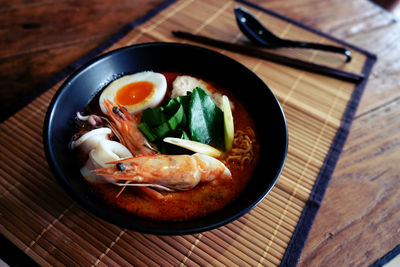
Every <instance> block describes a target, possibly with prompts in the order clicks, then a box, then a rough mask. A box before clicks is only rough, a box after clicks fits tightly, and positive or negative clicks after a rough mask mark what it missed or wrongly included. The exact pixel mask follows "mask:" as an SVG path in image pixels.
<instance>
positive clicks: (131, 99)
mask: <svg viewBox="0 0 400 267" xmlns="http://www.w3.org/2000/svg"><path fill="white" fill-rule="evenodd" d="M153 89H154V84H153V83H151V82H148V81H140V82H133V83H129V84H127V85H124V86H122V87H121V88H120V89H119V90H118V92H117V94H116V96H115V100H116V101H117V102H118V103H119V104H120V105H123V106H130V105H134V104H137V103H140V102H142V101H143V100H144V99H146V97H147V96H149V95H150V94H151V92H152V91H153Z"/></svg>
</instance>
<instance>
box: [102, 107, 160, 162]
mask: <svg viewBox="0 0 400 267" xmlns="http://www.w3.org/2000/svg"><path fill="white" fill-rule="evenodd" d="M104 107H105V108H106V110H107V115H108V117H109V118H110V119H111V122H110V128H111V129H112V130H113V132H114V134H115V135H116V136H117V138H118V139H119V141H120V142H121V144H123V145H124V146H126V147H127V148H128V149H129V151H130V152H131V153H132V154H133V155H134V156H140V155H153V154H155V153H157V152H156V150H155V149H154V148H152V147H151V145H150V144H149V142H148V141H147V140H146V138H145V137H144V135H143V134H142V132H141V131H140V130H139V129H138V128H137V125H138V124H139V120H138V119H137V118H136V117H135V116H133V115H131V114H130V113H129V112H128V111H126V110H125V109H124V108H123V107H122V106H120V105H118V106H113V103H112V102H111V101H110V100H109V99H105V100H104Z"/></svg>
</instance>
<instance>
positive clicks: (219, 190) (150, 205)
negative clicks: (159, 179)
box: [89, 72, 259, 221]
mask: <svg viewBox="0 0 400 267" xmlns="http://www.w3.org/2000/svg"><path fill="white" fill-rule="evenodd" d="M163 74H164V75H165V77H166V78H167V84H168V89H167V90H168V91H167V92H168V93H167V95H168V96H169V95H170V91H171V90H172V81H173V80H174V79H175V78H176V77H177V76H178V75H181V74H180V73H175V72H164V73H163ZM206 82H207V83H208V84H209V85H210V86H211V87H213V88H214V89H216V91H219V92H220V93H222V94H225V95H227V96H228V97H229V99H230V100H231V101H232V102H233V103H234V109H233V111H232V112H233V118H234V127H235V131H237V130H242V131H244V130H245V129H246V128H247V127H250V128H252V129H253V130H255V126H254V123H253V121H252V118H251V116H250V115H249V113H248V112H247V111H246V110H245V108H244V107H243V105H242V104H241V103H240V102H239V101H238V100H237V99H236V98H235V97H234V96H233V95H232V94H231V93H230V92H229V91H227V90H225V89H224V88H221V87H219V86H218V85H216V84H214V83H212V82H209V81H206ZM94 101H95V103H91V104H90V105H89V109H91V111H92V112H93V110H99V109H98V107H97V108H96V107H95V106H96V103H97V102H96V101H98V98H96V100H94ZM97 105H98V104H97ZM90 107H91V108H90ZM256 140H257V136H256ZM258 146H259V145H258V143H257V142H255V143H253V147H254V150H255V158H254V160H253V161H252V162H250V163H248V164H246V168H242V167H240V166H239V165H238V164H236V163H231V162H229V163H226V166H227V167H228V168H229V170H230V171H231V173H232V179H231V180H215V181H212V182H209V183H200V184H199V185H197V186H196V187H195V188H194V189H192V190H189V191H184V192H161V193H162V194H163V195H164V198H163V199H161V200H157V199H152V198H150V197H148V196H146V195H143V194H142V193H140V191H139V190H136V189H135V188H134V187H127V188H126V189H125V190H124V191H123V192H122V194H120V195H119V196H118V197H117V195H118V192H119V191H120V190H121V187H119V186H115V185H112V184H91V186H92V187H93V189H94V190H95V192H97V193H98V194H99V195H100V196H101V197H102V198H103V199H104V200H105V201H107V202H108V203H109V204H111V205H113V206H115V207H117V208H119V209H122V210H124V211H127V212H130V213H134V214H136V215H138V216H141V217H146V218H151V219H154V220H161V221H185V220H191V219H195V218H199V217H203V216H205V215H207V214H210V213H213V212H215V211H217V210H219V209H221V208H223V207H224V206H226V205H227V204H228V203H229V202H231V201H232V200H233V199H235V198H236V197H237V196H238V195H239V194H240V192H241V191H242V190H243V189H244V187H245V186H246V184H247V183H248V181H249V179H250V178H251V176H252V173H253V171H254V168H255V166H256V164H257V159H258V156H257V154H258Z"/></svg>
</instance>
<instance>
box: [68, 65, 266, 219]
mask: <svg viewBox="0 0 400 267" xmlns="http://www.w3.org/2000/svg"><path fill="white" fill-rule="evenodd" d="M139 74H140V75H142V76H140V75H139V76H140V77H139V78H137V76H138V75H136V74H134V75H136V76H134V77H127V78H126V79H125V80H126V81H118V80H116V81H117V84H115V82H113V83H111V84H110V85H108V86H107V87H106V88H105V89H104V90H103V91H102V92H100V95H99V96H97V97H96V98H95V99H93V100H92V102H91V103H90V104H89V105H88V107H87V108H86V110H85V111H84V112H83V113H84V114H87V115H86V116H83V115H81V114H78V121H79V123H78V130H77V132H78V133H77V136H75V137H74V138H73V139H74V141H73V142H72V143H73V145H72V148H74V150H75V151H76V152H77V153H76V154H77V158H78V162H79V165H80V167H81V173H82V174H83V176H84V177H85V178H86V179H87V181H88V182H89V184H90V186H91V187H92V188H93V190H94V191H95V192H96V193H97V194H98V195H99V196H100V197H101V198H102V199H104V200H105V201H106V202H108V203H109V204H111V205H113V206H115V207H117V208H119V209H121V210H122V211H125V212H129V213H132V214H136V215H138V216H141V217H145V218H151V219H154V220H160V221H185V220H191V219H195V218H199V217H202V216H206V215H208V214H211V213H213V212H215V211H217V210H219V209H221V208H223V207H224V206H226V205H227V204H228V203H230V202H231V201H232V200H233V199H235V198H236V197H237V196H238V195H239V194H240V192H241V191H242V190H243V188H244V187H245V186H246V184H247V183H248V181H249V179H250V177H251V175H252V173H253V171H254V168H255V166H256V163H257V160H258V150H259V144H258V141H257V139H258V137H257V135H256V132H255V125H254V123H253V121H252V118H251V117H250V115H249V113H248V112H247V111H246V109H245V108H244V106H243V105H242V104H241V103H240V101H238V99H236V98H235V97H234V96H233V95H232V94H231V93H230V92H229V91H228V90H226V89H225V88H222V87H221V86H219V85H218V84H215V83H213V82H212V81H205V80H202V79H199V78H198V77H194V76H193V75H185V74H181V73H176V72H163V73H158V74H160V75H162V76H163V77H164V79H165V84H164V80H163V79H161V80H159V77H161V76H158V74H157V75H155V76H153V74H152V73H139ZM147 82H148V83H151V84H153V87H152V86H149V84H147ZM141 86H146V89H144V90H146V92H145V93H143V90H142V89H140V87H141ZM163 86H164V87H165V92H164V93H162V94H160V93H159V91H161V92H163V91H164V89H163V88H162V87H163ZM129 87H131V88H134V89H132V90H131V91H129V90H130V89H129ZM193 87H194V88H193ZM110 88H111V89H110ZM118 88H120V89H121V88H122V90H121V91H122V93H119V91H118V90H119V89H118ZM127 88H128V89H127ZM138 88H139V89H138ZM154 88H156V89H154ZM160 88H161V89H160ZM186 88H190V89H189V93H188V92H187V91H186ZM153 89H154V90H153ZM135 90H136V91H139V92H140V93H139V95H140V100H138V101H136V100H137V98H136V97H135ZM152 90H153V91H152ZM118 93H119V96H118ZM121 94H124V95H128V96H129V98H133V100H132V99H130V100H126V99H124V100H123V101H125V102H124V103H125V105H124V106H122V105H118V104H116V105H114V104H115V103H113V102H118V100H115V99H117V98H118V97H120V95H121ZM196 94H197V95H198V96H197V95H196ZM222 96H225V97H222ZM113 97H114V99H112V98H113ZM109 98H111V100H110V101H109ZM222 98H224V99H225V103H224V102H223V100H222V104H221V99H222ZM210 99H212V102H213V103H211V101H210ZM226 99H229V101H228V102H226ZM107 101H109V102H107ZM198 101H200V104H196V103H197V102H198ZM202 101H203V102H202ZM110 102H111V103H110ZM107 103H108V104H107ZM149 103H150V104H149ZM226 103H228V105H229V108H228V111H229V112H231V115H232V117H233V128H232V131H233V129H234V134H232V137H231V138H230V137H229V133H227V131H229V130H226V128H227V127H228V128H229V125H228V126H227V122H226V120H229V117H228V119H227V117H226V108H227V106H226V105H227V104H226ZM221 105H222V108H219V106H221ZM224 105H225V106H224ZM196 106H198V109H200V110H201V111H200V114H196V112H199V111H193V110H194V109H195V108H196ZM210 106H211V108H210ZM118 107H119V108H118ZM172 107H173V108H172ZM171 110H172V111H173V112H171ZM204 110H207V112H206V111H204ZM222 110H223V111H222ZM224 112H225V113H224ZM203 113H205V114H203ZM211 113H216V114H220V115H218V116H221V114H222V122H221V118H219V119H218V116H215V117H216V118H209V117H212V116H211V115H210V114H211ZM104 114H107V115H106V116H105V115H104ZM132 114H133V115H132ZM160 114H161V115H160ZM185 114H186V115H185ZM188 114H189V115H188ZM113 116H114V117H115V118H114V119H113ZM131 116H132V118H131ZM160 116H161V117H163V118H164V119H163V120H161V121H162V123H160V121H158V122H157V123H159V124H157V123H156V122H154V121H157V120H158V119H159V118H160ZM149 117H151V120H150V121H146V120H149ZM127 118H128V121H129V122H130V127H132V125H133V126H134V129H135V130H132V131H135V132H134V133H132V132H130V131H129V130H127V129H125V128H126V127H125V126H122V124H123V122H121V121H120V120H123V119H127ZM203 120H204V121H206V122H207V123H216V124H215V125H216V126H215V125H213V126H212V127H211V126H207V127H208V128H210V129H207V130H208V132H210V133H208V132H207V131H206V133H205V134H204V135H205V137H204V136H203V135H202V134H203V133H202V132H203V129H202V127H203V126H202V125H203V124H202V123H201V121H203ZM185 123H187V124H188V125H189V126H193V128H196V127H198V129H197V130H196V129H189V128H190V127H188V126H185ZM220 123H222V124H223V125H222V126H219V124H220ZM165 125H167V126H165ZM219 127H221V129H222V130H221V129H220V128H219ZM93 128H97V129H96V130H93ZM138 129H139V130H138ZM165 129H166V130H165ZM94 131H97V133H96V134H92V136H94V137H91V136H90V138H92V139H93V142H92V143H93V144H89V146H88V147H89V148H82V147H84V145H82V143H84V142H87V140H89V141H90V140H92V139H90V138H86V139H85V138H84V137H85V135H90V133H93V132H94ZM136 131H137V132H136ZM221 131H222V133H221ZM214 132H215V133H214ZM138 133H139V134H138ZM129 134H131V135H133V136H135V138H131V137H128V138H126V135H129ZM136 135H138V136H139V135H140V136H139V137H136ZM158 135H159V136H161V138H158ZM171 136H172V138H171ZM210 136H211V137H210ZM165 137H167V139H168V138H170V139H172V140H173V141H174V142H172V144H171V143H165V142H164V141H165V140H166V138H165ZM103 138H106V139H107V140H108V141H107V142H105V141H99V140H103ZM157 138H158V139H157ZM81 139H84V140H83V141H82V140H81ZM125 139H126V140H125ZM187 139H190V140H192V141H193V139H195V140H194V141H195V142H192V141H187ZM230 139H231V140H230ZM176 140H178V141H179V142H178V145H179V146H175V145H174V144H176V143H175V141H176ZM182 140H183V141H182ZM227 140H228V142H227ZM80 141H81V142H80ZM181 141H182V142H183V145H181ZM99 143H101V146H104V147H107V146H109V147H112V148H110V150H109V151H111V152H110V153H111V154H113V153H114V152H115V154H116V160H110V161H109V162H112V163H110V164H109V162H103V163H104V164H100V165H102V166H99V165H97V166H96V160H98V159H99V158H102V157H104V156H103V155H100V153H98V152H97V151H98V150H105V148H101V149H99V148H98V147H96V146H99V145H98V144H99ZM117 143H118V144H117ZM192 143H194V146H193V147H192ZM198 143H200V144H198ZM202 144H204V146H205V150H201V153H199V151H200V150H199V149H203V147H202ZM81 146H82V147H81ZM120 146H121V147H120ZM182 147H183V148H182ZM82 151H83V152H82ZM88 151H89V152H88ZM193 151H194V152H193ZM203 153H205V154H207V153H208V154H209V155H208V156H207V155H206V156H203ZM215 153H216V154H215ZM210 155H211V157H210ZM88 158H89V159H88ZM126 158H127V159H126ZM211 158H212V159H211ZM91 159H92V161H91ZM93 159H95V160H93ZM93 162H94V163H93ZM154 162H156V163H154ZM164 162H165V165H168V164H170V165H171V164H173V167H171V166H170V165H169V167H168V168H166V167H165V166H164V165H163V163H164ZM170 162H173V163H170ZM187 162H189V163H187ZM156 164H157V165H156ZM191 164H192V165H193V167H190V168H189V167H188V166H192V165H191ZM147 165H149V166H150V167H146V166H147ZM172 168H174V169H172ZM165 169H167V171H169V172H168V174H164V176H163V175H161V173H167V172H166V170H165ZM171 169H172V171H171ZM188 169H190V170H188ZM206 169H207V170H206ZM207 171H208V172H207ZM159 176H162V177H159ZM197 176H199V177H200V178H195V177H197ZM179 179H182V180H181V181H180V180H179ZM193 180H194V181H193Z"/></svg>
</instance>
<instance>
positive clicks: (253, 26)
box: [234, 6, 351, 62]
mask: <svg viewBox="0 0 400 267" xmlns="http://www.w3.org/2000/svg"><path fill="white" fill-rule="evenodd" d="M234 11H235V16H236V22H237V24H238V26H239V29H240V30H241V31H242V32H243V34H244V35H246V37H247V38H249V39H250V40H251V41H252V42H253V43H255V44H258V45H262V46H264V47H267V48H281V47H293V48H309V49H318V50H322V51H327V52H334V53H340V54H344V55H345V56H346V62H350V60H351V52H350V50H348V49H346V48H343V47H337V46H332V45H324V44H318V43H310V42H302V41H292V40H286V39H282V38H279V37H278V36H276V35H275V34H273V33H272V32H270V31H269V30H267V29H266V28H265V27H264V26H263V25H262V24H261V22H259V21H258V20H257V19H256V18H255V17H254V16H253V15H252V14H251V13H250V12H248V11H247V10H245V9H243V8H241V7H239V6H237V7H235V9H234Z"/></svg>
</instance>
